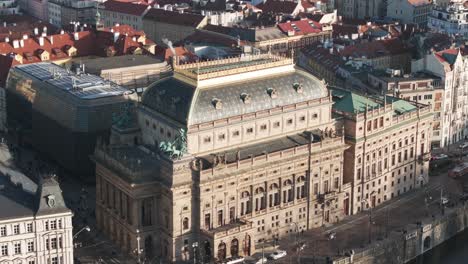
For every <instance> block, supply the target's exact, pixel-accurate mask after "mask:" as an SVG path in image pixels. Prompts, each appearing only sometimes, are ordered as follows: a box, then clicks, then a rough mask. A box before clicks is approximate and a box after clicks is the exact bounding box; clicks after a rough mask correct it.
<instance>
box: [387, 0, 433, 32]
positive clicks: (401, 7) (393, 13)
mask: <svg viewBox="0 0 468 264" xmlns="http://www.w3.org/2000/svg"><path fill="white" fill-rule="evenodd" d="M431 10H432V2H431V1H428V0H420V1H417V0H395V1H389V3H388V7H387V16H388V17H391V18H394V19H397V20H399V21H400V22H402V23H403V24H417V25H420V26H426V24H427V17H428V16H429V15H430V13H431Z"/></svg>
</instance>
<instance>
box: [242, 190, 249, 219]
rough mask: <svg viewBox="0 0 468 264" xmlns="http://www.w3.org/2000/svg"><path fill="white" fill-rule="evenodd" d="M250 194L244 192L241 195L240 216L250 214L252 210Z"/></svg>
mask: <svg viewBox="0 0 468 264" xmlns="http://www.w3.org/2000/svg"><path fill="white" fill-rule="evenodd" d="M249 198H250V193H249V192H248V191H244V192H242V193H241V199H243V200H242V201H241V212H240V214H241V215H245V214H250V213H251V212H252V208H251V206H250V199H249Z"/></svg>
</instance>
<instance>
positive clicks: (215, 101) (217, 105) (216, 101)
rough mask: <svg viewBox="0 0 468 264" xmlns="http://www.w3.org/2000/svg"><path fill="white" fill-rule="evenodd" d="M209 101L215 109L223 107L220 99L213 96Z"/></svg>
mask: <svg viewBox="0 0 468 264" xmlns="http://www.w3.org/2000/svg"><path fill="white" fill-rule="evenodd" d="M211 103H212V104H213V106H214V108H215V109H217V110H219V109H223V102H222V101H221V99H218V98H213V100H211Z"/></svg>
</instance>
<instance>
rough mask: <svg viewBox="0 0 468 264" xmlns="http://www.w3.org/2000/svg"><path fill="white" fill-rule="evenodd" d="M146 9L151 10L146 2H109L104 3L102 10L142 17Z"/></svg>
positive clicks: (113, 0) (110, 0) (111, 0)
mask: <svg viewBox="0 0 468 264" xmlns="http://www.w3.org/2000/svg"><path fill="white" fill-rule="evenodd" d="M148 8H151V6H150V5H148V3H147V2H121V1H115V0H109V1H106V2H105V3H104V9H105V10H107V11H111V12H116V13H123V14H128V15H133V16H142V15H143V14H144V13H145V11H146V10H147V9H148Z"/></svg>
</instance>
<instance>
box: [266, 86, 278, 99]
mask: <svg viewBox="0 0 468 264" xmlns="http://www.w3.org/2000/svg"><path fill="white" fill-rule="evenodd" d="M267 93H268V94H269V95H270V97H271V99H275V98H277V97H278V92H277V91H276V89H275V88H271V87H270V88H268V89H267Z"/></svg>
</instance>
